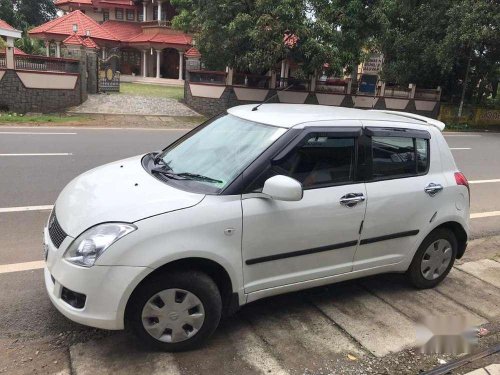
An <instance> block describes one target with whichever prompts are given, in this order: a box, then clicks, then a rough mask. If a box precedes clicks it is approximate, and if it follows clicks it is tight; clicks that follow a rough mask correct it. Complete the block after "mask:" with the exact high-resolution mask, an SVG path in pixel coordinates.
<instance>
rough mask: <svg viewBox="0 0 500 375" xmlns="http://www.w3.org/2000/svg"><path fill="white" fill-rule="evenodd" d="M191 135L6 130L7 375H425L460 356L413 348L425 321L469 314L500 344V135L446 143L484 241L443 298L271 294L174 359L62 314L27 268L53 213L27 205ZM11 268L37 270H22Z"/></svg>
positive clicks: (370, 292)
mask: <svg viewBox="0 0 500 375" xmlns="http://www.w3.org/2000/svg"><path fill="white" fill-rule="evenodd" d="M183 133H184V132H183V131H176V130H131V129H120V130H117V129H111V130H109V129H84V128H62V127H59V128H57V129H54V128H13V127H9V128H0V176H1V180H0V181H1V182H0V254H1V255H2V258H1V259H0V288H1V290H2V293H0V373H2V372H4V373H9V374H10V373H22V374H24V373H75V374H94V373H130V374H132V373H143V372H144V373H146V372H150V373H166V374H202V373H203V374H207V373H238V374H255V373H267V374H288V373H290V374H302V373H311V374H313V373H314V374H326V373H336V374H361V373H377V372H378V373H391V374H401V373H416V372H418V370H420V369H429V368H431V367H432V366H435V365H437V364H438V361H439V360H441V361H443V360H444V361H448V360H450V359H451V357H447V356H424V355H420V354H418V353H416V352H415V351H414V350H412V349H410V348H411V347H412V346H413V345H414V329H415V326H414V321H415V320H416V319H417V317H418V315H419V314H422V313H433V314H442V313H448V312H453V313H454V314H460V315H464V316H467V317H468V318H470V320H471V322H472V323H473V324H485V327H486V328H487V329H488V330H489V334H488V335H486V336H485V337H484V338H482V339H481V340H480V345H481V346H483V347H484V346H488V345H491V344H493V343H496V342H499V341H500V340H499V338H500V325H499V322H500V279H499V275H500V272H499V271H500V263H498V262H499V261H500V236H493V237H488V238H486V237H485V236H486V235H488V236H490V235H495V234H497V235H498V234H500V198H498V191H499V188H500V165H499V164H498V163H495V160H496V159H498V150H499V149H500V135H498V134H488V135H486V134H449V135H447V140H448V142H449V143H450V146H451V147H452V148H454V149H455V150H453V153H454V155H455V157H456V160H457V163H458V165H459V167H460V168H461V169H462V170H463V172H464V173H465V174H466V175H467V177H468V178H469V179H470V180H471V182H472V185H471V189H472V202H471V204H472V213H473V214H474V215H475V216H473V217H478V218H474V219H472V228H473V231H472V233H473V236H474V237H475V238H477V239H476V240H475V241H473V242H472V244H471V247H470V248H469V251H468V252H467V253H466V257H465V258H464V259H463V260H462V261H460V262H458V263H457V265H456V267H455V269H454V270H453V271H452V273H451V274H450V276H449V278H448V279H447V280H446V281H445V282H444V283H443V284H442V285H441V286H439V287H438V288H437V289H435V290H428V291H415V290H413V289H410V288H409V287H408V286H407V285H406V284H405V283H404V281H403V280H402V279H401V277H400V276H379V277H374V278H369V279H363V280H359V281H355V282H349V283H342V284H337V285H332V286H330V287H325V288H318V289H314V290H311V291H307V292H302V293H296V294H291V295H286V296H280V297H276V298H270V299H267V300H263V301H259V302H256V303H253V304H251V305H249V306H247V307H245V308H243V309H242V311H241V312H239V313H238V314H237V315H236V316H235V317H233V318H231V319H229V320H227V321H225V322H224V323H223V324H222V326H221V328H220V330H219V331H218V332H217V333H216V335H215V337H214V339H213V340H212V341H211V342H210V344H209V345H208V346H207V347H205V348H203V349H201V350H198V351H195V352H191V353H182V354H175V355H172V354H164V353H156V352H151V351H148V350H146V349H145V348H143V347H141V346H140V344H138V343H136V341H135V340H134V339H133V338H131V337H129V336H127V335H126V334H124V333H119V332H118V333H113V332H111V333H110V332H104V331H99V330H94V329H90V328H86V327H83V326H80V325H77V324H75V323H72V322H70V321H68V320H67V319H65V318H63V317H62V316H61V315H60V314H59V313H58V312H57V311H56V310H55V309H54V308H53V307H52V306H51V304H50V302H49V301H48V299H47V297H46V295H45V291H44V287H43V284H42V272H41V270H39V269H37V266H36V264H35V265H33V264H32V263H27V262H34V261H40V260H41V259H42V255H41V228H42V227H43V225H44V222H45V221H46V219H47V216H48V211H47V210H33V211H24V210H23V208H25V207H33V206H44V205H51V204H53V202H54V200H55V199H56V197H57V195H58V193H59V191H60V190H61V189H62V188H63V186H64V185H65V184H66V183H67V182H69V181H70V180H71V179H72V178H74V177H75V176H77V175H78V174H80V173H82V172H83V171H85V170H88V169H90V168H92V167H94V166H97V165H100V164H103V163H106V162H109V161H113V160H117V159H120V158H124V157H127V156H132V155H136V154H140V153H144V152H146V151H149V150H157V149H160V148H162V147H163V146H165V145H167V144H168V143H170V142H172V141H173V140H175V139H176V138H177V137H179V136H180V135H182V134H183ZM9 154H10V155H9ZM12 154H16V155H15V156H14V155H12ZM27 154H37V155H27ZM49 154H51V155H49ZM12 207H18V208H17V209H11V208H12ZM6 211H12V212H6ZM480 216H484V217H480ZM12 265H16V266H18V267H19V266H25V268H28V270H26V271H22V272H11V271H12V269H13V267H14V266H12ZM30 268H32V269H30ZM391 352H397V354H392V353H391ZM487 364H488V363H485V364H484V365H481V367H483V366H485V365H487ZM473 369H475V367H471V366H469V367H464V368H463V369H461V371H459V372H457V373H465V372H467V371H470V370H473Z"/></svg>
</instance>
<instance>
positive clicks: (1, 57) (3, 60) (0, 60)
mask: <svg viewBox="0 0 500 375" xmlns="http://www.w3.org/2000/svg"><path fill="white" fill-rule="evenodd" d="M6 67H7V57H6V56H5V53H0V68H6Z"/></svg>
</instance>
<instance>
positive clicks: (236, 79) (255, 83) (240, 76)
mask: <svg viewBox="0 0 500 375" xmlns="http://www.w3.org/2000/svg"><path fill="white" fill-rule="evenodd" d="M270 81H271V77H269V76H261V75H257V74H245V73H235V74H234V75H233V86H244V87H251V88H259V89H268V88H269V83H270Z"/></svg>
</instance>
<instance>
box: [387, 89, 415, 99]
mask: <svg viewBox="0 0 500 375" xmlns="http://www.w3.org/2000/svg"><path fill="white" fill-rule="evenodd" d="M410 95H411V89H410V88H408V87H402V86H385V90H384V96H385V97H393V98H409V97H410Z"/></svg>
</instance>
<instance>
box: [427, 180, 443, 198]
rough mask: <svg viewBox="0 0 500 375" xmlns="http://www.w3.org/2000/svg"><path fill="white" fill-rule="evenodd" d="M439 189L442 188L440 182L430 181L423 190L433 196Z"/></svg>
mask: <svg viewBox="0 0 500 375" xmlns="http://www.w3.org/2000/svg"><path fill="white" fill-rule="evenodd" d="M441 190H443V185H441V184H435V183H434V182H431V183H430V184H429V185H427V186H426V187H425V188H424V191H425V192H426V193H427V194H429V195H430V196H431V197H433V196H435V195H436V194H437V193H439V192H440V191H441Z"/></svg>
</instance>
